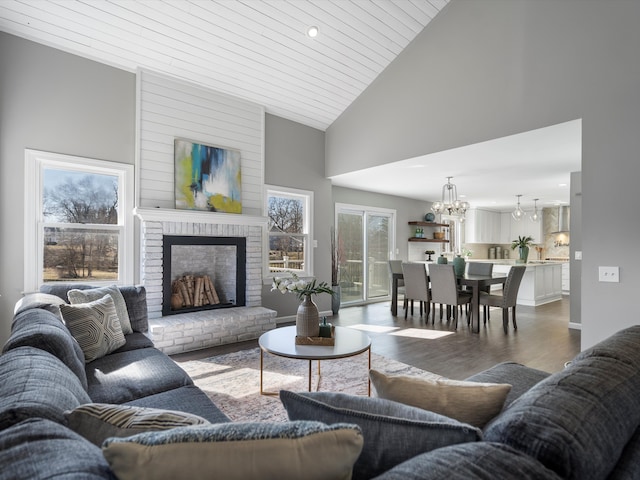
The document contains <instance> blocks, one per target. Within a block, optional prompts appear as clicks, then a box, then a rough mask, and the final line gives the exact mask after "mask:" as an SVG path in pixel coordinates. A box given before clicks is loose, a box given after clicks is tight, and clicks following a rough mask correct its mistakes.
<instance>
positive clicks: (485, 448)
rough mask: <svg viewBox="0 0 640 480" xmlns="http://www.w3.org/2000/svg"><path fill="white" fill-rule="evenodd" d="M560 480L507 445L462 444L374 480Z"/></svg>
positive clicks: (403, 465) (536, 462) (429, 455)
mask: <svg viewBox="0 0 640 480" xmlns="http://www.w3.org/2000/svg"><path fill="white" fill-rule="evenodd" d="M470 479H473V480H506V479H514V480H515V479H517V480H560V477H559V476H557V475H556V474H555V473H553V472H552V471H551V470H548V469H547V468H545V467H544V465H542V464H541V463H540V462H538V461H536V460H534V459H533V458H531V457H530V456H528V455H525V454H524V453H522V452H519V451H517V450H514V449H513V448H511V447H508V446H506V445H501V444H499V443H489V442H474V443H463V444H459V445H451V446H449V447H443V448H439V449H437V450H433V451H431V452H427V453H423V454H422V455H418V456H416V457H413V458H412V459H410V460H407V461H406V462H404V463H401V464H400V465H397V466H396V467H394V468H392V469H391V470H389V471H388V472H385V473H383V474H382V475H380V476H379V477H376V480H470Z"/></svg>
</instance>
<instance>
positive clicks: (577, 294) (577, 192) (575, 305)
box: [569, 172, 582, 324]
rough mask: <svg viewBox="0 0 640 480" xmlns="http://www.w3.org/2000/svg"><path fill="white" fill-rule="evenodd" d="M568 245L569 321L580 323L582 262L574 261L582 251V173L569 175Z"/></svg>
mask: <svg viewBox="0 0 640 480" xmlns="http://www.w3.org/2000/svg"><path fill="white" fill-rule="evenodd" d="M569 222H570V225H569V231H570V232H571V237H570V240H569V241H570V244H569V258H570V259H571V264H570V267H569V268H570V273H569V276H570V282H571V295H570V297H569V302H570V303H569V305H570V309H569V310H570V314H569V315H570V321H571V323H574V324H580V323H582V260H576V259H575V258H576V252H581V251H582V172H572V173H571V214H570V216H569Z"/></svg>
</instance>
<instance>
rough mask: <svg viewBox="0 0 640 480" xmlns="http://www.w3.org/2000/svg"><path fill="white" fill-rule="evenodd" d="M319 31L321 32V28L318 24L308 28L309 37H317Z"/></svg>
mask: <svg viewBox="0 0 640 480" xmlns="http://www.w3.org/2000/svg"><path fill="white" fill-rule="evenodd" d="M318 33H320V30H319V29H318V27H316V26H311V27H309V28H307V37H309V38H316V37H317V36H318Z"/></svg>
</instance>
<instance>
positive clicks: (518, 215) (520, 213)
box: [511, 195, 524, 221]
mask: <svg viewBox="0 0 640 480" xmlns="http://www.w3.org/2000/svg"><path fill="white" fill-rule="evenodd" d="M521 196H522V195H516V197H518V206H517V207H516V209H515V210H514V211H513V212H511V216H512V217H513V219H514V220H517V221H520V220H522V219H523V218H524V210H522V209H521V208H520V197H521Z"/></svg>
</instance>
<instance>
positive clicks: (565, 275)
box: [562, 262, 571, 295]
mask: <svg viewBox="0 0 640 480" xmlns="http://www.w3.org/2000/svg"><path fill="white" fill-rule="evenodd" d="M569 270H570V264H569V262H564V263H563V264H562V293H563V294H564V295H569V293H570V291H571V282H570V277H569Z"/></svg>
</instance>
